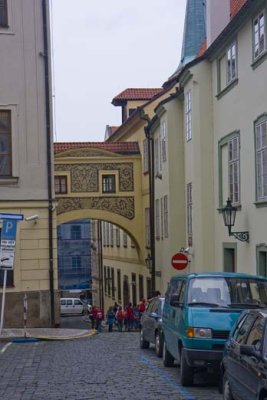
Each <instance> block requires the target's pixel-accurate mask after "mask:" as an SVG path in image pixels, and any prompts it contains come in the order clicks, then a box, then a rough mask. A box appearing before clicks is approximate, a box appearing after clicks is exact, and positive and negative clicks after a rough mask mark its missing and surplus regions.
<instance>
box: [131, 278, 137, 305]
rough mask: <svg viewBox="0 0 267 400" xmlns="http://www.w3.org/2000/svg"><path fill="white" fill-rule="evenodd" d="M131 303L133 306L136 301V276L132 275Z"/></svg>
mask: <svg viewBox="0 0 267 400" xmlns="http://www.w3.org/2000/svg"><path fill="white" fill-rule="evenodd" d="M132 303H133V305H135V304H136V303H137V301H136V274H135V273H132Z"/></svg>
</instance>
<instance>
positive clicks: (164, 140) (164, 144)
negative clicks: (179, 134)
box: [160, 121, 167, 162]
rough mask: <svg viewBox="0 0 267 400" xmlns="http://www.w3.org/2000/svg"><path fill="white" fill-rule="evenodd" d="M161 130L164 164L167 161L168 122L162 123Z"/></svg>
mask: <svg viewBox="0 0 267 400" xmlns="http://www.w3.org/2000/svg"><path fill="white" fill-rule="evenodd" d="M160 130H161V154H162V162H166V161H167V124H166V121H161V123H160Z"/></svg>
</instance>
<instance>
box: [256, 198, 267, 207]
mask: <svg viewBox="0 0 267 400" xmlns="http://www.w3.org/2000/svg"><path fill="white" fill-rule="evenodd" d="M254 205H255V207H256V208H262V207H267V200H262V201H255V202H254Z"/></svg>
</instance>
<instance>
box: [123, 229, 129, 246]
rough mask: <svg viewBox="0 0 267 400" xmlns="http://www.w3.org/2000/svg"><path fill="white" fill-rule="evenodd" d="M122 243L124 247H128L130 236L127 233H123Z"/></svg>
mask: <svg viewBox="0 0 267 400" xmlns="http://www.w3.org/2000/svg"><path fill="white" fill-rule="evenodd" d="M122 242H123V247H125V248H126V247H128V235H127V232H125V231H123V233H122Z"/></svg>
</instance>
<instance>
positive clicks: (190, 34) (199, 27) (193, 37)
mask: <svg viewBox="0 0 267 400" xmlns="http://www.w3.org/2000/svg"><path fill="white" fill-rule="evenodd" d="M205 38H206V0H187V4H186V12H185V21H184V34H183V45H182V52H181V61H180V65H179V67H178V70H179V69H181V68H182V67H184V66H185V65H186V64H187V63H189V62H190V61H192V60H193V59H194V58H195V57H196V55H197V53H198V51H199V49H200V47H201V45H202V44H203V42H204V40H205Z"/></svg>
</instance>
